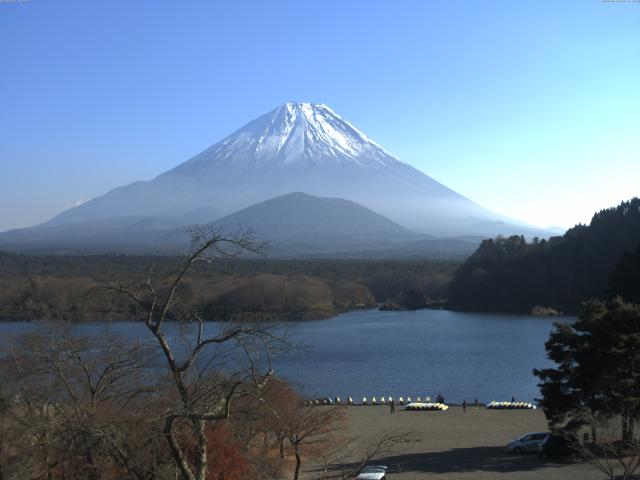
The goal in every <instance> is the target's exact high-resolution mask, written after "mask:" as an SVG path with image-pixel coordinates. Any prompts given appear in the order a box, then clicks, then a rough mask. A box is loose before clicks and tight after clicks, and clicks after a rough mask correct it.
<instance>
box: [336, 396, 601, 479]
mask: <svg viewBox="0 0 640 480" xmlns="http://www.w3.org/2000/svg"><path fill="white" fill-rule="evenodd" d="M346 410H347V423H348V429H349V431H350V434H351V435H358V436H360V437H363V438H373V437H375V436H377V435H382V434H383V433H385V432H389V431H405V432H411V435H410V438H411V441H410V442H407V443H403V444H401V445H397V446H396V447H395V448H394V451H392V452H391V453H389V454H386V455H384V456H381V457H378V458H376V463H379V464H384V465H387V466H388V467H389V472H390V474H389V480H396V479H397V480H409V479H428V478H434V479H476V480H484V479H511V480H518V479H545V480H546V479H548V480H572V479H576V480H577V479H579V480H600V479H602V474H600V473H599V472H598V471H596V470H595V468H593V467H592V466H591V465H587V464H579V463H571V462H566V463H564V462H553V461H546V462H545V461H542V460H538V458H537V457H536V455H509V454H506V453H505V452H504V447H505V445H506V444H507V443H508V442H509V441H510V440H512V439H513V438H515V437H517V436H520V435H522V434H524V433H527V432H544V431H547V423H546V420H545V418H544V414H543V413H542V411H540V410H487V409H485V408H483V407H480V408H478V409H476V408H474V407H470V408H467V411H466V413H463V411H462V408H461V407H451V408H450V409H449V410H448V411H446V412H424V411H418V412H413V411H405V410H402V407H398V409H397V411H396V413H395V414H394V415H391V414H390V413H389V407H385V406H377V407H371V406H370V407H361V406H357V407H348V408H347V409H346Z"/></svg>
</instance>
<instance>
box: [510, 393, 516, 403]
mask: <svg viewBox="0 0 640 480" xmlns="http://www.w3.org/2000/svg"><path fill="white" fill-rule="evenodd" d="M511 403H516V396H515V395H511Z"/></svg>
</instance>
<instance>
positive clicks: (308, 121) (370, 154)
mask: <svg viewBox="0 0 640 480" xmlns="http://www.w3.org/2000/svg"><path fill="white" fill-rule="evenodd" d="M329 162H337V163H349V162H351V163H353V164H355V165H358V166H361V167H365V168H383V167H385V166H388V165H391V164H393V163H399V161H398V160H397V159H395V158H394V157H392V156H391V155H389V154H388V153H387V152H385V151H384V149H383V148H382V147H381V146H380V145H378V144H377V143H375V142H373V141H372V140H370V139H369V138H368V137H367V136H366V135H365V134H364V133H362V132H360V131H359V130H358V129H356V128H355V127H354V126H353V125H351V124H350V123H348V122H346V121H345V120H343V119H342V118H341V117H340V116H338V115H337V114H336V113H335V112H334V111H333V110H331V109H330V108H329V107H327V106H326V105H314V104H311V103H294V102H287V103H286V104H284V105H282V106H280V107H278V108H276V109H275V110H273V111H272V112H269V113H268V114H266V115H263V116H262V117H259V118H258V119H256V120H254V121H253V122H251V123H249V124H248V125H246V126H245V127H243V128H241V129H240V130H238V131H236V132H235V133H233V134H232V135H230V136H228V137H227V138H225V139H224V140H222V141H221V142H219V143H217V144H215V145H213V146H212V147H211V148H209V149H207V150H205V151H204V152H202V153H201V154H200V155H198V156H196V157H195V158H193V159H191V160H189V161H187V162H185V163H184V164H182V165H181V166H179V167H178V168H176V169H174V170H173V171H172V172H174V173H182V172H188V171H192V170H193V169H199V168H204V169H207V168H215V167H218V166H220V164H221V163H224V164H225V166H229V165H233V166H234V167H247V168H251V169H254V168H259V169H265V168H274V167H278V166H287V165H292V164H304V165H307V166H311V165H323V164H327V163H329Z"/></svg>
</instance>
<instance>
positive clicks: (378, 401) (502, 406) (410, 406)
mask: <svg viewBox="0 0 640 480" xmlns="http://www.w3.org/2000/svg"><path fill="white" fill-rule="evenodd" d="M391 403H395V404H396V405H406V409H407V410H440V411H445V410H448V409H449V407H448V405H446V404H445V403H444V402H438V401H436V402H432V401H431V398H430V397H426V398H425V399H424V401H423V400H422V399H421V398H420V397H417V398H416V399H415V401H413V400H412V399H411V397H406V398H404V397H398V398H397V399H394V398H393V397H384V396H382V397H371V398H368V397H362V402H361V403H360V405H387V404H391ZM305 405H307V406H310V407H311V406H316V405H357V404H356V403H355V402H354V401H353V398H351V397H347V398H345V399H342V398H340V397H334V398H330V397H326V398H317V399H313V400H306V401H305ZM486 407H487V408H488V409H492V410H535V409H536V406H535V405H534V404H533V403H528V402H496V401H495V400H494V401H493V402H490V403H488V404H487V405H486Z"/></svg>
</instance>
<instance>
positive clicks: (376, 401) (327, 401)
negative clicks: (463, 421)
mask: <svg viewBox="0 0 640 480" xmlns="http://www.w3.org/2000/svg"><path fill="white" fill-rule="evenodd" d="M424 402H425V403H429V402H431V397H426V398H425V399H424ZM390 403H395V404H396V405H410V404H411V403H422V399H421V398H420V397H417V398H416V399H415V402H413V401H412V400H411V397H407V398H404V397H398V398H397V399H394V398H393V397H384V396H382V397H371V398H368V397H362V402H361V403H360V405H387V404H390ZM305 404H306V405H307V406H314V405H356V403H355V402H354V401H353V398H351V397H347V398H346V399H342V398H340V397H335V398H330V397H326V398H316V399H313V400H307V401H306V402H305Z"/></svg>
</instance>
